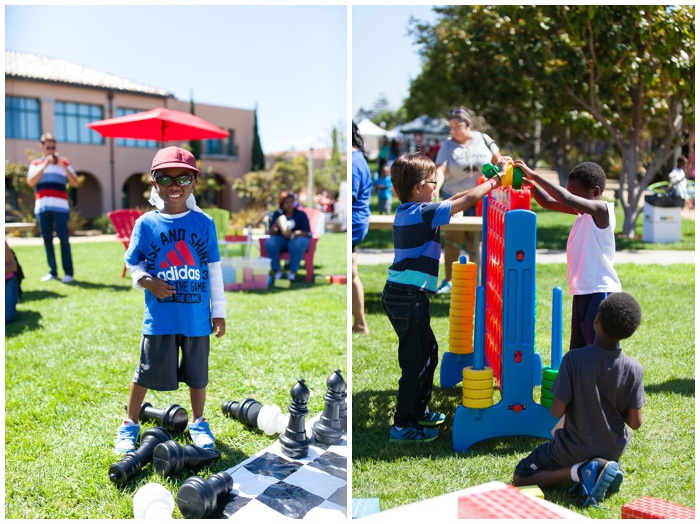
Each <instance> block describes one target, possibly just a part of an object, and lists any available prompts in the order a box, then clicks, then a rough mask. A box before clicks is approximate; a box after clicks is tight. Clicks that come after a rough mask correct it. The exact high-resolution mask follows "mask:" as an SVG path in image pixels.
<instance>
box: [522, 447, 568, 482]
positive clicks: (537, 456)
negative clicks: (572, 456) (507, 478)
mask: <svg viewBox="0 0 700 524" xmlns="http://www.w3.org/2000/svg"><path fill="white" fill-rule="evenodd" d="M551 446H552V442H551V441H550V442H545V443H543V444H540V445H539V446H537V447H536V448H535V450H534V451H533V452H532V453H530V454H529V455H528V456H527V457H525V458H524V459H523V460H521V461H520V462H519V463H518V465H517V466H515V474H516V475H517V476H518V477H520V478H521V479H522V478H527V477H530V476H532V475H534V474H535V473H540V472H542V471H556V470H558V469H561V468H564V467H566V464H559V463H558V462H557V461H555V460H554V459H553V458H552V453H551ZM569 466H573V464H569Z"/></svg>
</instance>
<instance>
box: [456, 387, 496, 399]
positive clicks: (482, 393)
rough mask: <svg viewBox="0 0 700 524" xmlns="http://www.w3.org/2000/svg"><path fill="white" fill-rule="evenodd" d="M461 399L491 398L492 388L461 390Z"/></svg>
mask: <svg viewBox="0 0 700 524" xmlns="http://www.w3.org/2000/svg"><path fill="white" fill-rule="evenodd" d="M462 398H493V388H489V389H468V388H467V389H465V388H462Z"/></svg>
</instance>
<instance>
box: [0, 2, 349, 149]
mask: <svg viewBox="0 0 700 524" xmlns="http://www.w3.org/2000/svg"><path fill="white" fill-rule="evenodd" d="M5 49H8V50H12V51H24V52H29V53H36V54H42V55H46V56H52V57H56V58H62V59H64V60H69V61H71V62H76V63H78V64H81V65H84V66H89V67H92V68H95V69H98V70H101V71H104V72H107V73H111V74H115V75H118V76H121V77H124V78H128V79H130V80H134V81H136V82H141V83H144V84H148V85H151V86H155V87H160V88H163V89H166V90H167V91H169V92H171V93H173V94H174V95H175V96H176V98H178V99H179V100H189V99H190V91H192V92H193V94H194V99H195V101H196V102H202V103H207V104H215V105H223V106H229V107H240V108H244V109H253V108H254V107H255V104H256V103H257V105H258V123H259V129H260V137H261V141H262V145H263V150H264V151H265V152H277V151H281V150H285V149H288V148H294V149H296V150H302V149H307V148H308V147H309V146H311V145H313V146H314V147H321V146H324V145H330V134H331V130H332V128H333V127H334V126H336V127H337V126H345V125H346V124H347V65H346V64H347V8H346V6H344V5H341V6H256V7H250V6H136V5H129V6H80V5H78V6H38V5H37V6H6V7H5Z"/></svg>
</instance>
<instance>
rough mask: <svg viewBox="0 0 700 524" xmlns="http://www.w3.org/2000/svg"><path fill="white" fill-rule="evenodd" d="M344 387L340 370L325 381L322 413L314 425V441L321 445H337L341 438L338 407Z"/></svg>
mask: <svg viewBox="0 0 700 524" xmlns="http://www.w3.org/2000/svg"><path fill="white" fill-rule="evenodd" d="M345 388H346V385H345V380H344V379H343V376H342V375H341V374H340V370H337V369H336V370H335V373H332V374H331V375H330V376H329V377H328V378H327V379H326V394H325V395H324V396H323V400H324V401H325V404H324V406H323V413H322V414H321V417H320V418H319V420H318V422H316V423H315V424H314V439H315V440H316V442H320V443H321V444H327V445H329V446H330V445H333V444H338V443H339V442H340V441H341V439H342V438H343V433H344V432H343V428H342V426H341V424H340V406H341V404H342V403H343V391H345Z"/></svg>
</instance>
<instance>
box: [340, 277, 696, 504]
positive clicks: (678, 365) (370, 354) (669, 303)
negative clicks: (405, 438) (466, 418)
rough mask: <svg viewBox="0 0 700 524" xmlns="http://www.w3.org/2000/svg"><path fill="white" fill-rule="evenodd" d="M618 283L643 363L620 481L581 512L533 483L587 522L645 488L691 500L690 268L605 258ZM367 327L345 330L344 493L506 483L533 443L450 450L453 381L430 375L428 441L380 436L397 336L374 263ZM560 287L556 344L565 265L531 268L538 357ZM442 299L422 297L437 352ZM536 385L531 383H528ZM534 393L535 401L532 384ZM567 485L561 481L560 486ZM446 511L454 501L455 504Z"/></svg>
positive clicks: (424, 493) (443, 336)
mask: <svg viewBox="0 0 700 524" xmlns="http://www.w3.org/2000/svg"><path fill="white" fill-rule="evenodd" d="M616 269H617V271H618V274H619V276H620V280H621V281H622V286H623V289H624V290H625V291H627V292H629V293H631V294H632V295H633V296H634V297H635V298H637V300H638V301H639V302H640V304H641V307H642V311H643V315H644V317H643V322H642V325H641V326H640V328H639V329H638V330H637V332H636V333H635V334H634V335H633V336H632V337H631V338H630V339H629V340H627V341H624V342H623V344H622V345H623V349H624V351H625V352H626V353H628V354H629V355H631V356H633V357H635V358H637V359H638V360H639V361H640V362H641V364H642V366H643V367H644V369H645V376H644V386H645V391H646V402H647V403H646V406H645V407H644V418H643V425H642V427H641V428H640V429H639V430H637V431H633V432H631V433H632V438H631V442H630V445H629V447H628V449H627V450H626V452H625V453H624V455H623V456H622V460H621V463H622V466H623V470H624V473H625V480H624V482H623V483H622V487H621V491H620V492H619V493H616V494H613V495H611V496H609V497H608V498H607V499H606V500H605V501H604V502H603V503H602V505H601V508H599V509H597V508H589V509H582V508H579V507H578V506H577V504H576V503H575V501H574V500H573V498H571V497H570V496H569V495H568V488H569V487H570V485H568V486H561V487H556V488H550V489H546V490H544V492H545V497H546V499H547V500H550V501H552V502H554V503H556V504H559V505H562V506H564V507H567V508H569V509H571V510H573V511H576V512H578V513H581V514H584V515H586V516H589V517H592V518H620V508H621V506H622V505H623V504H625V503H626V502H629V501H632V500H634V499H636V498H638V497H642V496H653V497H657V498H661V499H666V500H670V501H673V502H676V503H679V504H682V505H685V506H692V507H694V506H695V373H694V370H695V309H694V302H695V276H694V267H693V266H690V265H671V266H660V265H648V266H641V265H633V264H623V265H619V266H616ZM360 278H361V279H362V282H363V285H364V289H365V305H366V310H367V321H368V326H369V329H370V331H371V334H370V335H358V334H353V337H352V344H353V353H352V360H353V370H352V376H353V387H352V415H353V419H352V420H353V428H352V446H353V448H352V449H353V493H352V495H353V497H354V498H366V497H379V499H380V505H381V509H382V510H386V509H389V508H392V507H396V506H400V505H404V504H408V503H411V502H415V501H419V500H423V499H427V498H430V497H435V496H438V495H441V494H445V493H450V492H453V491H457V490H460V489H464V488H467V487H470V486H475V485H479V484H483V483H486V482H490V481H494V480H497V481H501V482H504V483H506V484H508V483H510V482H511V481H512V475H513V470H514V468H515V465H516V464H517V462H518V461H519V460H520V459H522V458H523V457H525V456H526V455H527V454H529V453H530V452H531V451H532V450H533V449H534V448H535V447H536V446H537V445H538V444H539V443H541V442H543V440H541V439H537V438H531V437H510V438H497V439H492V440H487V441H484V442H481V443H477V444H476V445H474V446H473V447H472V448H470V449H469V450H468V451H467V452H464V453H457V452H455V451H454V450H453V448H452V439H451V426H452V417H453V416H454V412H455V409H456V407H457V405H458V404H459V402H461V394H462V392H461V384H460V385H458V386H456V387H454V388H444V389H442V388H440V387H439V370H440V368H439V366H438V369H437V371H436V378H435V382H434V384H435V387H434V395H433V402H432V406H431V407H432V408H433V409H435V410H438V411H441V412H443V413H445V414H446V415H447V420H446V422H445V424H444V425H443V426H441V428H442V429H441V430H440V433H441V435H440V437H439V438H438V440H437V441H435V442H433V443H429V444H408V445H396V444H390V443H389V428H390V424H391V422H392V417H393V413H394V410H395V402H396V388H397V382H398V379H399V377H400V369H399V366H398V362H397V353H396V352H397V338H396V334H395V333H394V331H393V329H392V327H391V324H390V323H389V321H388V319H387V318H386V315H385V313H384V311H383V309H382V305H381V291H382V288H383V285H384V282H385V280H386V267H385V266H360ZM554 286H560V287H562V288H563V289H564V310H563V311H564V330H563V331H564V333H563V339H564V347H565V348H568V339H569V332H570V328H569V324H570V318H571V298H570V296H568V293H567V285H566V267H565V266H564V265H562V264H555V265H540V266H538V267H537V324H536V347H537V348H538V350H537V351H538V352H539V353H540V355H541V356H542V361H543V363H544V365H549V363H550V346H551V344H550V340H551V330H550V326H551V296H552V291H551V290H552V288H553V287H554ZM449 301H450V299H449V296H444V295H441V296H435V297H434V298H431V317H432V320H431V324H432V326H433V330H434V332H435V334H436V337H437V340H438V344H439V345H440V348H441V352H440V353H441V355H442V353H443V352H444V351H445V348H447V346H448V329H449V322H448V314H449ZM536 389H538V388H536ZM534 398H539V396H538V394H537V392H536V394H535V397H534ZM572 484H573V483H572ZM455 512H456V508H455Z"/></svg>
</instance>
